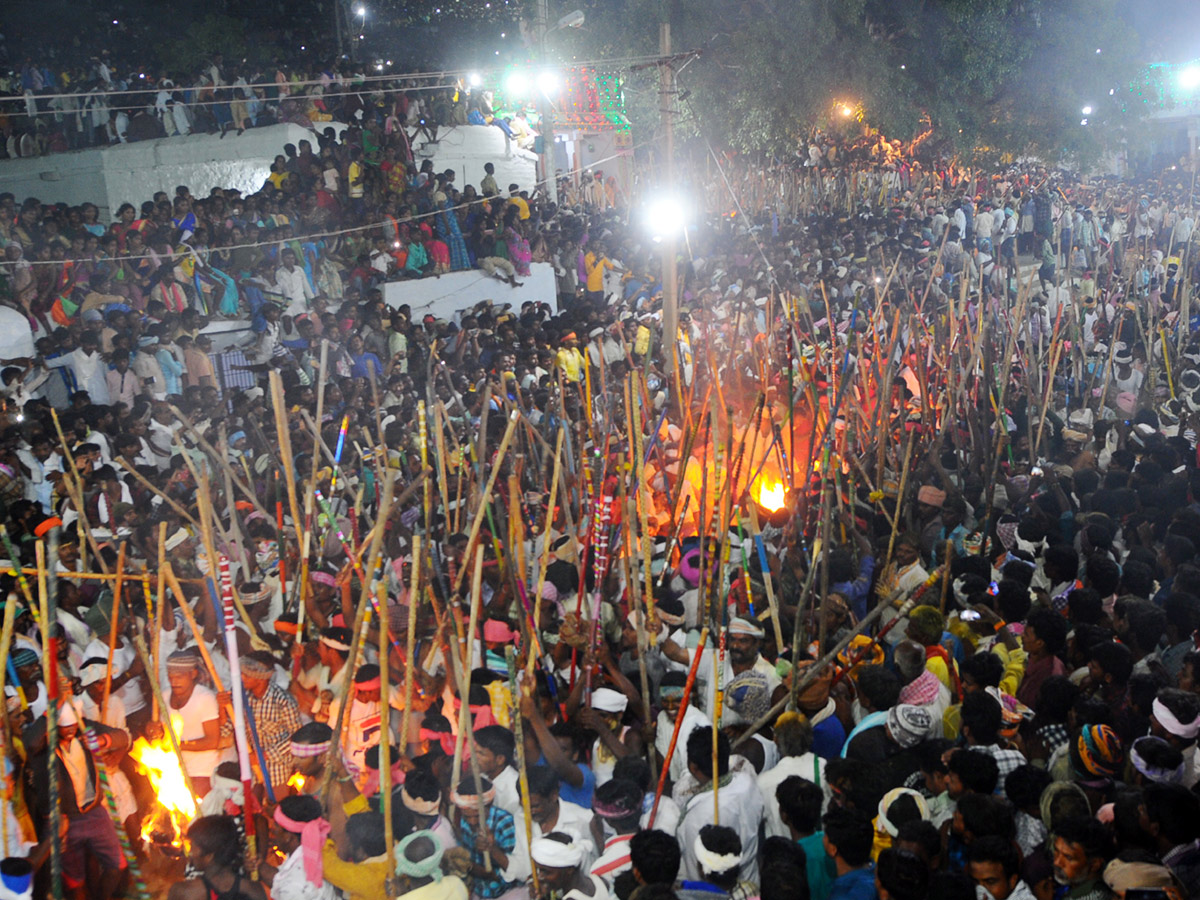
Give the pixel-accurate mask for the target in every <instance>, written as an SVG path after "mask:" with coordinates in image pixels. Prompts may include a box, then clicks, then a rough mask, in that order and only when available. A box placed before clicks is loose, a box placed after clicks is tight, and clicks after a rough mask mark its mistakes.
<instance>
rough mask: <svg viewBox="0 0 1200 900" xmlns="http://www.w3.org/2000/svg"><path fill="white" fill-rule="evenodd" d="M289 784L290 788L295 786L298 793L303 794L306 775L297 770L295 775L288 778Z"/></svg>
mask: <svg viewBox="0 0 1200 900" xmlns="http://www.w3.org/2000/svg"><path fill="white" fill-rule="evenodd" d="M287 786H288V787H290V788H295V789H296V793H297V794H303V793H304V776H303V775H301V774H300V773H299V772H296V773H295V774H294V775H292V777H291V778H289V779H288V780H287Z"/></svg>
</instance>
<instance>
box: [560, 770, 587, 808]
mask: <svg viewBox="0 0 1200 900" xmlns="http://www.w3.org/2000/svg"><path fill="white" fill-rule="evenodd" d="M575 765H576V766H578V767H579V771H580V772H582V773H583V784H581V785H580V786H579V787H575V785H573V784H571V783H570V782H569V781H559V783H558V797H559V799H560V800H566V801H568V802H570V803H574V804H575V805H576V806H582V807H583V808H584V809H591V808H592V794H593V793H595V791H596V776H595V775H594V774H593V773H592V767H591V766H585V765H584V764H583V763H575Z"/></svg>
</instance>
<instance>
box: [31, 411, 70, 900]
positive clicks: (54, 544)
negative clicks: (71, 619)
mask: <svg viewBox="0 0 1200 900" xmlns="http://www.w3.org/2000/svg"><path fill="white" fill-rule="evenodd" d="M55 421H56V422H57V417H56V418H55ZM64 445H65V442H64ZM68 452H69V451H68ZM59 530H60V529H59V528H58V527H54V528H51V529H50V556H51V557H52V558H53V560H54V561H55V563H57V561H58V533H59ZM37 567H38V593H39V594H40V600H41V604H42V647H43V648H44V650H43V652H42V688H43V690H45V691H46V696H47V704H46V746H47V748H48V749H49V752H48V753H47V754H46V768H47V770H48V771H47V775H48V784H49V790H48V792H47V793H48V795H49V801H50V802H49V806H50V811H49V823H48V826H49V827H48V830H49V832H50V887H51V892H52V893H53V896H54V900H62V898H63V873H62V852H63V848H62V840H61V838H60V835H59V828H58V821H59V816H60V815H61V812H62V807H61V803H60V799H59V796H60V795H59V788H60V786H59V783H58V708H57V706H56V705H55V704H54V703H53V702H52V701H51V700H50V698H51V697H57V696H58V694H59V692H60V691H59V686H58V684H56V683H55V681H56V677H57V676H56V674H55V666H56V663H57V660H56V659H55V658H54V652H53V651H54V645H53V644H52V643H51V641H50V635H51V634H53V631H54V618H55V600H56V599H57V597H56V595H57V593H58V574H57V572H56V570H55V569H54V568H53V567H49V568H48V567H47V565H46V544H45V543H44V542H43V541H40V540H39V541H38V542H37ZM51 692H53V693H51Z"/></svg>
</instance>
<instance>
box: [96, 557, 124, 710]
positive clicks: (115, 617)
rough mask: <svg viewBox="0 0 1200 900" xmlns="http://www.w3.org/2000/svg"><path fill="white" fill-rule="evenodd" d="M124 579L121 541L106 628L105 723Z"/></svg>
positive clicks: (102, 705) (103, 708) (101, 703)
mask: <svg viewBox="0 0 1200 900" xmlns="http://www.w3.org/2000/svg"><path fill="white" fill-rule="evenodd" d="M124 577H125V542H124V541H121V546H120V547H119V548H118V549H117V580H116V584H115V585H114V586H113V602H112V617H111V618H110V619H109V626H108V662H107V664H106V665H105V667H104V696H103V698H102V699H101V701H100V721H101V722H104V721H105V715H106V714H107V713H108V698H109V695H110V694H111V693H112V669H113V655H114V654H115V653H116V652H117V640H118V638H119V637H120V635H121V629H120V627H119V626H120V621H121V591H122V590H124V585H123V584H122V583H121V582H122V581H123V579H124Z"/></svg>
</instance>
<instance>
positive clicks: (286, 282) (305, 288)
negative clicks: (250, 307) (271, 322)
mask: <svg viewBox="0 0 1200 900" xmlns="http://www.w3.org/2000/svg"><path fill="white" fill-rule="evenodd" d="M279 259H280V261H281V263H282V265H280V267H279V268H278V269H276V270H275V286H276V287H277V288H278V289H279V292H280V293H281V294H283V296H284V297H286V298H287V302H288V305H287V310H286V312H287V314H288V315H289V316H299V315H302V314H304V313H306V312H308V302H309V301H310V300H312V298H313V297H314V296H316V295H315V294H314V293H313V289H312V285H310V284H309V283H308V275H306V274H305V272H304V269H302V268H300V267H299V266H297V265H296V252H295V251H294V250H292V249H290V248H284V250H283V252H282V253H280V254H279Z"/></svg>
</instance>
